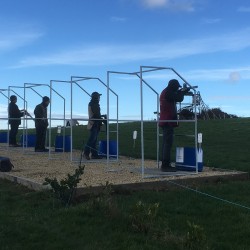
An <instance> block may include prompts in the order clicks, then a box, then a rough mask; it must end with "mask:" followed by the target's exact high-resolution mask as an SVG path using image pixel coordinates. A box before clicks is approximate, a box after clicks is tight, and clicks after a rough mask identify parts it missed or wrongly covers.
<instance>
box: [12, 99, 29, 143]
mask: <svg viewBox="0 0 250 250" xmlns="http://www.w3.org/2000/svg"><path fill="white" fill-rule="evenodd" d="M16 103H17V97H16V96H15V95H12V96H10V103H9V107H8V114H9V124H10V132H9V146H10V147H20V145H19V144H17V140H16V136H17V133H18V128H19V125H20V124H21V117H23V116H25V115H29V113H28V112H27V111H26V110H24V109H21V110H19V108H18V106H17V104H16Z"/></svg>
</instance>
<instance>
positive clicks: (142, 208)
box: [130, 201, 159, 234]
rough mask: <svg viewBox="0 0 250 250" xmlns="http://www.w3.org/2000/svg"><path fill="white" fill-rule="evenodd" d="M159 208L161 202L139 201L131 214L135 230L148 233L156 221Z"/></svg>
mask: <svg viewBox="0 0 250 250" xmlns="http://www.w3.org/2000/svg"><path fill="white" fill-rule="evenodd" d="M158 208H159V203H153V204H145V203H143V202H142V201H138V202H137V203H136V204H135V206H134V207H133V208H132V211H131V214H130V219H131V223H132V227H133V228H134V230H135V231H137V232H143V233H145V234H147V233H148V232H149V231H150V229H152V226H153V224H154V222H155V218H156V215H157V213H158Z"/></svg>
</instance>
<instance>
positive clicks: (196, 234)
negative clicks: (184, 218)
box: [184, 221, 208, 250]
mask: <svg viewBox="0 0 250 250" xmlns="http://www.w3.org/2000/svg"><path fill="white" fill-rule="evenodd" d="M188 228H189V229H188V232H187V234H186V236H185V237H184V249H187V250H200V249H208V247H207V239H206V235H205V232H204V229H203V228H202V227H201V226H199V225H196V224H194V223H191V222H189V221H188Z"/></svg>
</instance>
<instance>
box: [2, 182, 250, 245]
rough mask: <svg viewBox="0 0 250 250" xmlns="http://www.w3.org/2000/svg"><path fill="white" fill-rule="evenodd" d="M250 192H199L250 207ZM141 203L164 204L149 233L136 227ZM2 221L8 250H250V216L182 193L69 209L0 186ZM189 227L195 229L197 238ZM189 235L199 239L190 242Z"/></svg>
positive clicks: (239, 185) (233, 186)
mask: <svg viewBox="0 0 250 250" xmlns="http://www.w3.org/2000/svg"><path fill="white" fill-rule="evenodd" d="M249 189H250V182H249V181H245V182H226V183H218V184H215V185H213V186H206V187H205V186H203V187H200V188H199V190H201V191H205V192H208V193H209V194H214V195H217V196H218V195H219V196H220V197H223V198H225V199H229V200H232V201H235V202H238V203H241V204H243V205H245V206H249V207H250V195H249ZM138 201H142V203H143V204H146V205H147V204H155V203H159V208H158V213H157V215H156V217H155V218H154V219H153V220H152V223H151V224H150V226H148V227H149V230H148V232H147V233H145V232H144V231H142V230H138V229H137V230H136V229H135V227H134V226H133V224H132V222H131V215H132V214H133V212H135V209H134V207H135V204H137V203H138ZM135 214H136V215H137V216H138V217H139V219H140V220H139V221H140V223H141V224H142V225H144V224H147V222H148V220H147V218H148V217H149V219H150V216H148V212H147V213H146V212H139V213H135ZM0 221H1V224H0V242H1V247H0V249H2V250H5V249H13V250H14V249H22V250H23V249H37V250H39V249H74V250H76V249H87V250H89V249H93V250H96V249H121V250H122V249H143V250H144V249H150V250H151V249H171V250H172V249H173V250H174V249H180V250H181V249H185V250H186V249H218V250H223V249H225V250H229V249H232V250H243V249H245V250H247V249H249V246H250V238H249V233H250V210H247V209H244V208H239V207H235V206H233V205H229V204H226V203H223V202H220V201H217V200H213V199H211V198H208V197H204V196H200V195H198V194H196V193H192V192H190V191H186V190H181V189H175V190H171V191H165V192H156V191H155V192H153V191H147V192H137V193H132V194H126V195H118V194H117V195H113V196H111V197H109V196H103V197H101V198H100V197H99V198H92V199H90V200H88V201H83V202H82V203H79V204H78V205H76V206H72V207H69V208H67V209H66V208H64V207H62V206H61V205H60V204H59V203H58V202H57V201H55V200H53V199H52V198H51V197H50V196H49V195H48V193H41V192H40V193H39V192H32V191H30V190H27V189H25V188H22V187H20V186H17V185H15V184H13V183H9V182H7V181H0ZM188 221H189V222H190V223H192V224H195V227H194V229H195V228H196V230H194V233H192V230H191V228H190V227H188ZM197 228H200V230H197ZM188 232H189V235H191V236H193V237H191V238H188V240H187V235H188ZM185 242H186V244H187V243H189V245H188V246H189V247H187V245H185Z"/></svg>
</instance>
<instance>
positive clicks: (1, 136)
mask: <svg viewBox="0 0 250 250" xmlns="http://www.w3.org/2000/svg"><path fill="white" fill-rule="evenodd" d="M7 142H8V132H0V143H7Z"/></svg>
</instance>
